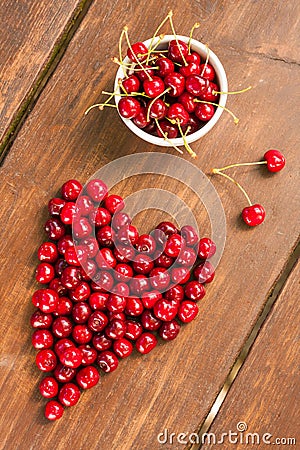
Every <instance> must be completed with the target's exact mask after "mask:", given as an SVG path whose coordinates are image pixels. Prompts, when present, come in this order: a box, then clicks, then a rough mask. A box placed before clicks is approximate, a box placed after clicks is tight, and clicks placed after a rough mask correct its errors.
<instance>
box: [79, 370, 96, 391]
mask: <svg viewBox="0 0 300 450" xmlns="http://www.w3.org/2000/svg"><path fill="white" fill-rule="evenodd" d="M99 378H100V375H99V372H98V370H97V369H96V367H94V366H86V367H84V368H83V369H80V370H79V371H78V372H77V375H76V381H77V383H78V384H79V386H80V387H81V388H82V389H90V388H92V387H93V386H95V385H96V384H97V383H98V381H99Z"/></svg>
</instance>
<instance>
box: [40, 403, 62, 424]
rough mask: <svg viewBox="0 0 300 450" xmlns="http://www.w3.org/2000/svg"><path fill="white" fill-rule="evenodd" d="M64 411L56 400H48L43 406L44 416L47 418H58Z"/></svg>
mask: <svg viewBox="0 0 300 450" xmlns="http://www.w3.org/2000/svg"><path fill="white" fill-rule="evenodd" d="M63 413H64V408H63V406H62V405H61V404H60V403H59V402H57V401H56V400H50V401H49V402H48V403H47V405H46V407H45V417H46V419H48V420H58V419H60V418H61V417H62V415H63Z"/></svg>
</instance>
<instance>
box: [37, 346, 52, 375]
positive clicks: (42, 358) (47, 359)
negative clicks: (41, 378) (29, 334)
mask: <svg viewBox="0 0 300 450" xmlns="http://www.w3.org/2000/svg"><path fill="white" fill-rule="evenodd" d="M35 362H36V365H37V366H38V368H39V369H40V370H42V371H43V372H51V371H52V370H53V369H55V367H56V364H57V358H56V355H55V353H54V352H53V351H52V350H49V349H43V350H40V351H39V352H38V354H37V355H36V358H35Z"/></svg>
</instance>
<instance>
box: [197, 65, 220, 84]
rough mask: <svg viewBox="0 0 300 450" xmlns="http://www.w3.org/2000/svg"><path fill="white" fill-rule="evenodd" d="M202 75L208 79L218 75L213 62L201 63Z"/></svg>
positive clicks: (210, 79)
mask: <svg viewBox="0 0 300 450" xmlns="http://www.w3.org/2000/svg"><path fill="white" fill-rule="evenodd" d="M200 73H201V77H202V78H205V79H206V80H209V81H213V79H214V78H215V76H216V72H215V69H214V68H213V66H212V65H211V64H201V65H200Z"/></svg>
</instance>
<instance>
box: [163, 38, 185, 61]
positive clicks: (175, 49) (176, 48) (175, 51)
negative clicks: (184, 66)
mask: <svg viewBox="0 0 300 450" xmlns="http://www.w3.org/2000/svg"><path fill="white" fill-rule="evenodd" d="M188 53H189V48H188V46H187V44H186V43H185V42H183V41H180V40H179V39H178V40H177V41H176V39H173V40H172V41H170V42H169V52H168V56H169V58H170V59H171V60H172V61H175V62H177V63H182V62H183V60H182V55H183V57H184V58H186V57H187V56H188Z"/></svg>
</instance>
